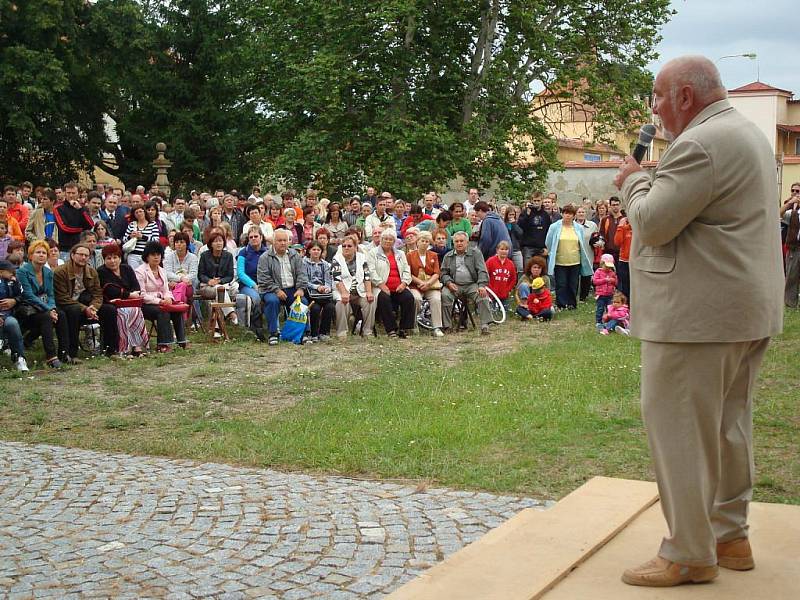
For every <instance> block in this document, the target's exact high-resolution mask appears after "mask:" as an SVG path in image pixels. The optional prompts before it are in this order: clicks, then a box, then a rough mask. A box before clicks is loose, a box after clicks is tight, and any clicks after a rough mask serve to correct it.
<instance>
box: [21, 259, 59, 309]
mask: <svg viewBox="0 0 800 600" xmlns="http://www.w3.org/2000/svg"><path fill="white" fill-rule="evenodd" d="M17 281H19V283H20V285H21V286H22V300H23V301H24V302H26V303H27V304H30V305H31V306H35V307H36V308H38V309H39V310H40V311H45V310H53V309H54V308H55V307H56V293H55V290H54V289H53V272H52V271H51V270H50V269H48V268H47V267H44V268H43V269H42V282H43V283H42V285H41V286H40V285H39V282H38V280H37V279H36V273H34V272H33V265H31V263H25V264H23V265H22V266H21V267H20V268H19V269H17Z"/></svg>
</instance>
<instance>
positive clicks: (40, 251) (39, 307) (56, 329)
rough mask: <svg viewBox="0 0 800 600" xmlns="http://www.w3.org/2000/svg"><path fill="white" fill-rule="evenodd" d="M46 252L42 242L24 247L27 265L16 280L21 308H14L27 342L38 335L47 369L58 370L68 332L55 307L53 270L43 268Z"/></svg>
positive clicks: (38, 241)
mask: <svg viewBox="0 0 800 600" xmlns="http://www.w3.org/2000/svg"><path fill="white" fill-rule="evenodd" d="M49 253H50V246H49V245H48V243H47V242H45V241H44V240H35V241H33V242H31V244H30V246H28V259H29V261H30V262H27V263H25V264H24V265H22V267H20V268H19V269H17V281H19V283H20V285H21V286H22V302H23V304H24V305H25V307H19V308H18V309H17V316H18V317H19V320H20V325H21V326H22V330H23V331H25V332H26V336H25V337H26V338H27V339H28V341H32V340H34V339H36V337H37V336H40V335H41V336H42V345H43V346H44V354H45V358H46V360H47V366H48V367H52V368H53V369H60V368H61V360H60V359H59V358H60V357H61V358H63V357H65V356H66V353H67V348H68V347H69V343H68V342H67V336H68V335H69V332H68V331H67V318H66V316H64V313H63V312H62V311H60V310H59V309H58V308H56V296H55V291H54V289H53V271H51V270H50V269H47V268H45V264H46V263H47V258H48V255H49ZM54 334H55V335H54ZM56 337H57V338H58V350H56V344H55V338H56Z"/></svg>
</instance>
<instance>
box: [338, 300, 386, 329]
mask: <svg viewBox="0 0 800 600" xmlns="http://www.w3.org/2000/svg"><path fill="white" fill-rule="evenodd" d="M353 303H355V304H358V305H359V306H360V307H361V318H362V319H364V322H363V323H362V324H361V331H362V333H363V335H365V336H369V335H372V329H373V327H375V307H376V306H377V305H378V302H377V300H373V301H372V302H368V301H367V299H366V298H365V297H364V296H354V295H353V294H351V295H350V302H348V303H347V304H343V303H342V301H341V300H339V301H338V302H336V335H337V336H338V337H347V334H348V332H349V330H350V327H349V324H348V319H349V318H350V315H351V314H353V308H352V304H353Z"/></svg>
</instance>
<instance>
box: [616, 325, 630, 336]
mask: <svg viewBox="0 0 800 600" xmlns="http://www.w3.org/2000/svg"><path fill="white" fill-rule="evenodd" d="M614 331H616V332H617V333H619V334H622V335H630V334H631V332H630V331H629V330H628V329H625V328H624V327H623V326H622V325H617V326H616V327H614Z"/></svg>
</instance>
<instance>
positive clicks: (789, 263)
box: [783, 183, 800, 308]
mask: <svg viewBox="0 0 800 600" xmlns="http://www.w3.org/2000/svg"><path fill="white" fill-rule="evenodd" d="M783 209H784V211H785V212H784V213H783V222H784V223H785V224H786V248H787V250H788V252H787V253H786V283H785V285H784V290H783V295H784V298H783V301H784V303H785V304H786V306H788V307H789V308H797V295H798V292H800V183H793V184H792V196H791V197H790V198H789V199H788V200H787V201H786V202H785V203H784V205H783Z"/></svg>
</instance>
